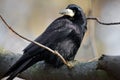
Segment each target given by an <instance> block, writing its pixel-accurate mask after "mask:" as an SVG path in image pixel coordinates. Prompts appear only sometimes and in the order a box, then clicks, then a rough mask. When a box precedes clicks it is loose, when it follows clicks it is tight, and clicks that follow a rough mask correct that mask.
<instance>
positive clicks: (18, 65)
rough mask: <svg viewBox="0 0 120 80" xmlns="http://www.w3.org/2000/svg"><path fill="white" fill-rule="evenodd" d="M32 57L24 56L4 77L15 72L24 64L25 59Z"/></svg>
mask: <svg viewBox="0 0 120 80" xmlns="http://www.w3.org/2000/svg"><path fill="white" fill-rule="evenodd" d="M29 59H30V58H28V57H25V56H22V57H21V58H20V59H19V60H18V61H17V62H16V63H15V64H14V65H12V67H10V69H9V70H8V71H7V72H6V73H5V74H4V75H3V77H7V76H9V75H10V74H11V73H13V72H14V71H15V70H16V69H18V68H19V67H20V66H21V65H22V64H24V62H25V61H27V60H29Z"/></svg>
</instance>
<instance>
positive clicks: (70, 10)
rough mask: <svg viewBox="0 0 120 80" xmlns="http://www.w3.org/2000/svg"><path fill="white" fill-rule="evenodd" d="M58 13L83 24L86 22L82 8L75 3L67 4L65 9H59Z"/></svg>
mask: <svg viewBox="0 0 120 80" xmlns="http://www.w3.org/2000/svg"><path fill="white" fill-rule="evenodd" d="M60 14H62V15H64V16H69V17H70V18H71V19H73V20H74V21H78V22H79V23H80V24H81V25H83V26H85V25H86V24H87V21H86V16H85V14H84V12H83V10H82V9H81V8H80V7H79V6H77V5H75V4H70V5H68V6H67V7H66V9H64V10H62V11H60Z"/></svg>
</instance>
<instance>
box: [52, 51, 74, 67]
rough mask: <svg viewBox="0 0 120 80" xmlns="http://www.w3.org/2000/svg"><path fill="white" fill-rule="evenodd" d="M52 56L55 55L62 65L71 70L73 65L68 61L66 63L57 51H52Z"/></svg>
mask: <svg viewBox="0 0 120 80" xmlns="http://www.w3.org/2000/svg"><path fill="white" fill-rule="evenodd" d="M54 54H56V55H57V56H58V57H59V58H60V59H61V60H62V61H63V63H64V64H65V65H66V66H67V67H68V68H69V69H71V68H73V66H74V65H73V64H72V63H71V62H68V61H66V60H65V59H64V58H63V56H61V55H60V53H59V52H58V51H56V50H55V51H54Z"/></svg>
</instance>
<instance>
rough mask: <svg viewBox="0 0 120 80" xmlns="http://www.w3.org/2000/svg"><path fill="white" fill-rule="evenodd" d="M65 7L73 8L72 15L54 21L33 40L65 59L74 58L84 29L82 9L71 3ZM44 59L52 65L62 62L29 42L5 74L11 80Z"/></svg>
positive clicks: (84, 18)
mask: <svg viewBox="0 0 120 80" xmlns="http://www.w3.org/2000/svg"><path fill="white" fill-rule="evenodd" d="M67 8H69V9H71V10H73V11H74V12H75V15H74V16H73V17H70V16H67V15H64V16H62V17H60V18H58V19H56V20H55V21H53V22H52V23H51V24H50V26H49V27H48V28H47V29H46V30H45V31H44V33H43V34H42V35H40V36H39V37H38V38H37V39H36V40H35V41H37V42H39V43H41V44H43V45H45V46H48V47H49V48H51V49H53V50H57V51H58V52H59V53H60V54H61V55H62V56H63V57H64V58H65V60H67V61H70V60H74V57H75V55H76V53H77V51H78V48H79V47H80V44H81V42H82V39H83V37H84V33H85V31H86V29H87V28H86V24H87V22H86V17H85V15H84V13H83V11H82V9H81V8H80V7H79V6H77V5H75V4H71V5H69V6H68V7H67ZM42 60H44V61H45V62H46V63H48V64H51V65H52V66H53V67H57V68H59V67H61V66H62V65H63V62H62V61H61V59H60V58H58V57H57V56H56V55H53V54H51V53H50V52H49V51H47V50H45V49H44V48H40V47H39V46H37V45H35V44H33V43H31V44H30V45H28V47H26V48H25V49H24V54H23V56H22V57H21V58H20V59H19V60H18V61H17V62H16V63H15V64H14V65H13V66H12V67H11V68H10V69H9V70H8V72H7V73H6V74H5V76H8V75H10V77H9V78H8V80H12V79H13V78H14V77H15V76H17V75H18V74H19V73H21V72H22V71H24V70H26V69H27V68H28V67H30V66H32V65H33V64H35V63H36V62H38V61H42Z"/></svg>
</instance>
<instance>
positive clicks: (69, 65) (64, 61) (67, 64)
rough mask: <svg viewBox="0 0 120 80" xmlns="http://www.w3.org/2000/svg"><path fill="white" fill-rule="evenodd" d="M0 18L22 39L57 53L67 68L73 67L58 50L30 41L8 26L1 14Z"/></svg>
mask: <svg viewBox="0 0 120 80" xmlns="http://www.w3.org/2000/svg"><path fill="white" fill-rule="evenodd" d="M0 18H1V20H2V21H3V22H4V24H5V25H6V26H7V28H8V29H9V30H10V31H12V32H13V33H14V34H16V35H17V36H19V37H20V38H22V39H24V40H26V41H28V42H31V43H34V44H35V45H38V46H39V47H42V48H44V49H46V50H48V51H50V52H51V53H52V54H55V55H57V56H58V57H60V59H61V60H62V61H63V63H64V64H65V65H66V66H68V68H72V67H73V66H72V64H70V63H68V62H67V61H66V60H65V59H64V58H63V57H62V56H61V55H60V53H59V52H58V51H56V50H55V51H54V50H52V49H51V48H49V47H47V46H45V45H42V44H40V43H38V42H36V41H32V40H30V39H28V38H26V37H23V36H22V35H20V34H18V33H17V32H16V31H15V30H13V29H12V27H10V26H9V25H8V24H7V22H6V21H5V19H3V17H2V16H1V15H0Z"/></svg>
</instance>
